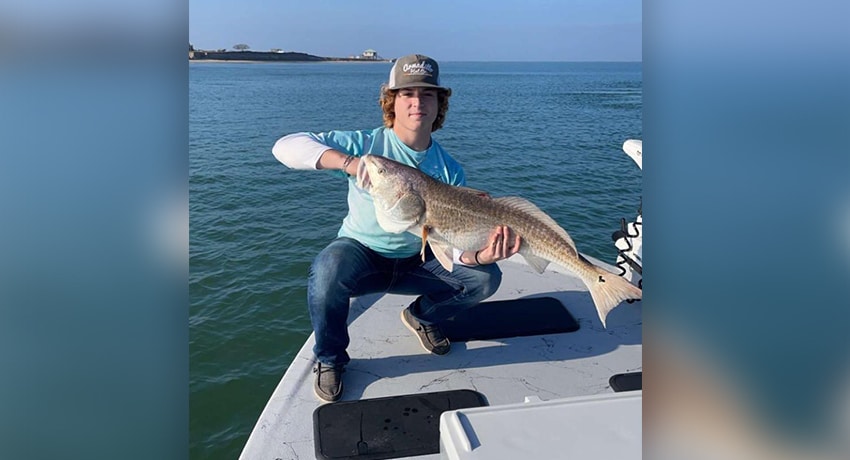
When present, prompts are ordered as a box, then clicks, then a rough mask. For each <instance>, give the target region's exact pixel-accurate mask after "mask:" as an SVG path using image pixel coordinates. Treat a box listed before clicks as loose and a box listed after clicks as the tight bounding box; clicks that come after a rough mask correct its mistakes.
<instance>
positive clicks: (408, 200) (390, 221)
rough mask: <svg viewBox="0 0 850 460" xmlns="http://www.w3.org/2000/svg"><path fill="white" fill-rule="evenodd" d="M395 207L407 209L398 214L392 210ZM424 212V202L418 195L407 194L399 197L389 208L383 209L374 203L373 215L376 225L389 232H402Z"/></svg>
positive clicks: (408, 228) (412, 224) (413, 223)
mask: <svg viewBox="0 0 850 460" xmlns="http://www.w3.org/2000/svg"><path fill="white" fill-rule="evenodd" d="M395 209H408V210H409V211H408V212H407V213H406V214H405V215H403V216H398V215H397V213H393V212H392V211H393V210H395ZM424 213H425V202H423V201H422V198H420V197H419V196H418V195H412V194H408V195H405V196H403V197H402V198H401V199H399V200H398V201H397V202H396V203H395V204H394V205H393V206H392V208H390V209H387V210H385V209H383V208H382V207H381V206H378V205H377V204H376V205H375V217H377V218H378V225H380V226H381V228H382V229H384V230H385V231H387V232H390V233H404V232H406V231H408V230H410V229H411V228H413V227H414V226H415V225H416V224H418V223H419V219H420V218H421V217H422V214H424Z"/></svg>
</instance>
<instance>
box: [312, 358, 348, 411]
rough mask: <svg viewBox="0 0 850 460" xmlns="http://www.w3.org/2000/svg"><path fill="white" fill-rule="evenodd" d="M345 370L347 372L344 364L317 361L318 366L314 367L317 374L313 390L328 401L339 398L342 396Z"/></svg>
mask: <svg viewBox="0 0 850 460" xmlns="http://www.w3.org/2000/svg"><path fill="white" fill-rule="evenodd" d="M343 372H345V369H344V368H343V367H342V366H328V365H327V364H322V363H316V367H314V368H313V373H314V374H316V381H315V383H314V384H313V392H314V393H316V396H317V397H318V398H319V399H321V400H322V401H327V402H334V401H336V400H338V399H339V398H340V396H342V373H343Z"/></svg>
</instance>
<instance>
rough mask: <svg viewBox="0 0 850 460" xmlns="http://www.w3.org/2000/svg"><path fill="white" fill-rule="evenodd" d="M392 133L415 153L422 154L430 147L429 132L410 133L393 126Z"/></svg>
mask: <svg viewBox="0 0 850 460" xmlns="http://www.w3.org/2000/svg"><path fill="white" fill-rule="evenodd" d="M393 132H394V133H395V135H396V136H398V138H399V140H400V141H402V142H404V145H406V146H408V147H410V148H411V149H413V150H416V151H417V152H424V151H425V150H428V147H430V146H431V130H430V129H429V130H421V131H410V130H405V129H401V128H399V126H398V125H395V126H393Z"/></svg>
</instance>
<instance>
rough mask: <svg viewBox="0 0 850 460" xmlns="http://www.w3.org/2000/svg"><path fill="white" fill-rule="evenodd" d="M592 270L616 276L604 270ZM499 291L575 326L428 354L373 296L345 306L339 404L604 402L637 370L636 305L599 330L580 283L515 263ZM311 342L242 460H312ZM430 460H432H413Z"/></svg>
mask: <svg viewBox="0 0 850 460" xmlns="http://www.w3.org/2000/svg"><path fill="white" fill-rule="evenodd" d="M590 259H591V260H592V261H593V262H594V263H597V264H599V265H602V266H605V267H606V268H608V269H609V270H611V271H615V270H614V268H613V267H611V266H610V265H607V264H604V263H601V262H599V261H596V260H593V259H592V258H590ZM499 264H500V266H501V268H502V270H503V271H504V273H505V274H504V276H503V282H502V286H501V287H500V289H499V291H498V292H497V293H496V294H495V295H494V296H493V297H492V298H490V299H488V300H490V301H495V300H507V299H517V298H523V297H544V296H545V297H553V298H556V299H558V300H559V301H560V302H561V303H562V304H563V305H564V306H565V307H566V308H567V310H568V311H569V312H570V313H571V314H572V316H573V317H574V318H575V319H576V320H577V322H578V324H579V326H580V328H579V329H578V330H577V331H575V332H569V333H560V334H546V335H538V336H529V337H513V338H504V339H496V340H479V341H469V342H455V343H453V344H452V350H451V352H450V353H449V354H447V355H445V356H436V355H431V354H429V353H428V352H426V351H425V350H424V349H422V347H421V346H420V344H419V341H418V340H417V339H416V337H414V336H413V334H412V333H411V332H410V331H409V330H408V329H407V328H405V326H404V325H403V324H402V323H401V320H400V318H399V313H400V311H401V310H402V309H403V308H405V307H406V306H407V305H408V304H410V302H411V301H412V300H413V298H414V297H412V296H403V295H393V294H386V295H383V294H376V295H369V296H364V297H360V298H356V299H353V300H352V307H351V314H350V317H349V323H350V326H349V332H350V335H351V338H352V339H351V345H350V346H349V349H348V352H349V355H350V356H351V358H352V361H351V363H350V364H349V365H348V366H347V367H346V372H345V374H344V382H345V392H344V394H343V398H342V400H343V401H349V400H356V399H365V398H378V397H385V396H393V395H405V394H413V393H429V392H436V391H443V390H458V389H470V390H475V391H478V392H480V393H482V394H483V395H484V396H485V397H486V399H487V401H488V403H489V405H490V406H499V405H507V404H516V403H522V402H523V401H524V400H526V398H530V399H531V400H536V399H538V398H539V399H540V400H543V401H549V400H555V399H561V398H568V397H576V396H589V395H599V394H606V393H612V392H613V390H612V389H611V387H610V384H609V379H610V378H611V377H612V376H613V375H616V374H622V373H629V372H639V371H641V369H642V361H641V351H642V332H641V324H642V319H641V302H634V303H622V304H621V305H620V306H618V307H617V308H615V309H614V310H613V311H611V313H610V314H609V315H608V319H607V323H608V328H607V329H605V328H603V327H602V324H601V322H600V321H599V318H598V316H597V313H596V309H595V308H594V306H593V303H592V301H591V298H590V294H589V293H588V292H587V289H586V288H585V286H584V284H583V283H582V282H581V281H580V280H579V279H578V278H576V277H574V276H572V275H568V274H565V273H564V272H562V271H561V269H560V267H557V266H554V265H550V267H549V268H548V269H547V271H546V272H545V273H543V274H537V273H536V272H534V271H533V269H531V268H530V267H529V266H528V265H526V264H525V263H523V262H522V261H521V259H520V258H519V257H514V258H511V259H510V260H507V261H502V262H500V263H499ZM312 347H313V337H312V336H311V337H310V339H309V340H307V342H306V343H305V344H304V346H303V347H302V349H301V350H300V351H299V353H298V355H297V356H296V357H295V359H294V360H293V363H292V364H291V365H290V366H289V368H288V370H287V371H286V374H285V375H284V377H283V379H282V380H281V382H280V384H279V385H278V387H277V388H276V390H275V391H274V393H273V395H272V396H271V398H270V399H269V402H268V404H267V406H266V408H265V410H264V411H263V413H262V415H261V416H260V418H259V421H258V422H257V425H256V426H255V428H254V430H253V432H252V434H251V436H250V439H249V440H248V442H247V444H246V446H245V448H244V450H243V452H242V455H241V457H240V458H241V459H246V460H247V459H252V460H253V459H269V460H275V459H312V458H315V456H316V454H315V447H314V441H313V418H312V414H313V411H314V410H315V409H316V408H318V407H319V406H320V405H321V404H323V403H322V402H321V401H319V400H318V399H317V398H316V396H315V395H314V394H313V373H312V368H313V365H314V361H313V359H314V358H313V353H312ZM411 458H416V459H432V458H433V459H438V458H440V454H434V455H425V456H417V457H411Z"/></svg>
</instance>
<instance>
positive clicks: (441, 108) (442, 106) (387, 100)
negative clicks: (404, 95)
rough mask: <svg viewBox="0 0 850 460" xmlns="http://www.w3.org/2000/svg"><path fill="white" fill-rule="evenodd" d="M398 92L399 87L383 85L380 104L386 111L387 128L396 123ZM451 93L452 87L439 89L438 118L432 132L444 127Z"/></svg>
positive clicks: (379, 99)
mask: <svg viewBox="0 0 850 460" xmlns="http://www.w3.org/2000/svg"><path fill="white" fill-rule="evenodd" d="M398 92H399V90H397V89H387V85H386V84H384V85H382V86H381V97H380V98H378V105H379V106H381V110H383V111H384V126H386V127H387V128H392V127H393V124H395V97H396V94H398ZM451 95H452V90H451V89H446V90H437V118H436V119H435V120H434V124H433V125H431V132H434V131H436V130H438V129H440V128H442V127H443V122H444V121H446V112H448V111H449V97H451Z"/></svg>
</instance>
